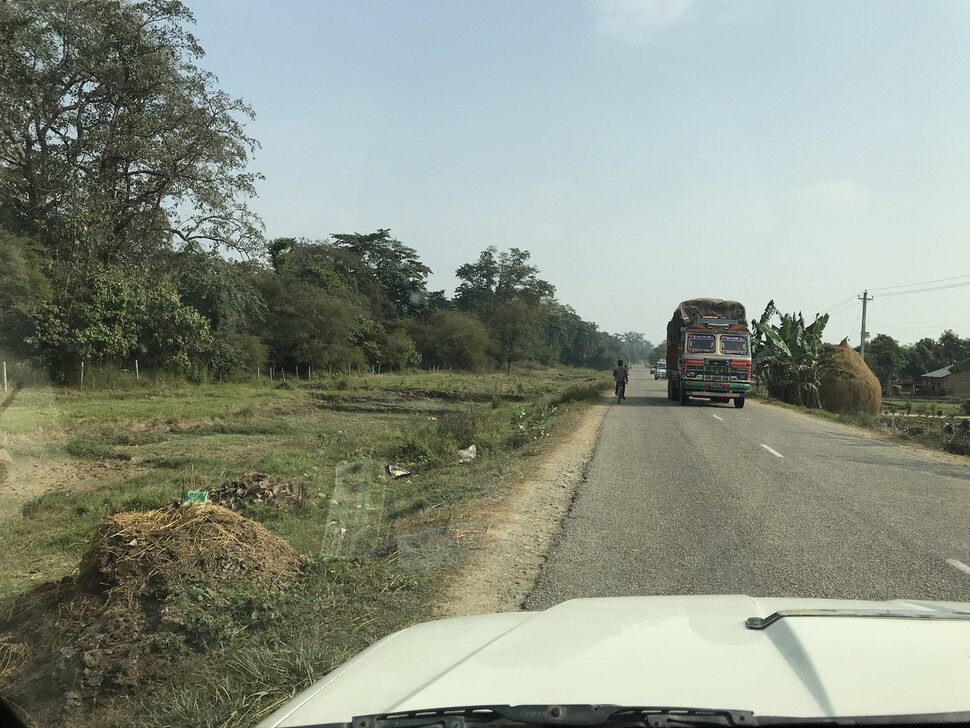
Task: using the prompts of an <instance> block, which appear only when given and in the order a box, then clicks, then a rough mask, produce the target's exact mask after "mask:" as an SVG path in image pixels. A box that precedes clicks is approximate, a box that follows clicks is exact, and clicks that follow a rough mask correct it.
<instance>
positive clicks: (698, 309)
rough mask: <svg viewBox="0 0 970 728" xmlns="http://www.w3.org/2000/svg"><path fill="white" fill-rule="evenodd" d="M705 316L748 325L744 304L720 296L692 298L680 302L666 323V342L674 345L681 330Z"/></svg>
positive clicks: (678, 338) (678, 339)
mask: <svg viewBox="0 0 970 728" xmlns="http://www.w3.org/2000/svg"><path fill="white" fill-rule="evenodd" d="M706 316H715V317H717V318H728V319H734V320H735V321H737V322H738V323H739V324H740V325H741V326H747V325H748V320H747V318H746V314H745V312H744V305H743V304H740V303H738V302H737V301H725V300H722V299H720V298H692V299H690V300H689V301H684V302H683V303H681V304H680V305H679V306H678V307H677V308H676V310H675V311H674V315H673V317H672V318H671V319H670V323H668V324H667V343H668V344H673V345H675V346H676V345H677V343H678V342H679V341H680V332H681V330H682V329H683V328H684V327H685V326H688V325H689V324H692V323H694V322H696V321H699V320H700V319H702V318H704V317H706ZM668 366H669V361H668Z"/></svg>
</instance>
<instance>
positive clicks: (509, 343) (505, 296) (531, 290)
mask: <svg viewBox="0 0 970 728" xmlns="http://www.w3.org/2000/svg"><path fill="white" fill-rule="evenodd" d="M529 257H530V256H529V252H528V251H527V250H519V249H518V248H512V249H510V250H508V251H503V252H502V253H499V252H498V249H497V248H495V247H494V246H491V247H489V248H487V249H486V250H484V251H483V252H482V253H481V255H479V257H478V260H477V261H476V262H474V263H466V264H465V265H463V266H461V267H460V268H459V269H458V270H457V271H456V272H455V275H457V276H458V278H460V279H461V283H459V284H458V287H457V289H456V290H455V306H456V307H457V308H458V309H459V310H460V311H465V312H469V313H474V314H476V315H477V316H478V317H479V318H481V319H482V321H483V322H484V323H485V325H486V326H488V327H489V328H490V329H491V331H492V334H493V336H494V337H495V343H496V348H497V351H498V356H499V359H500V360H501V361H502V362H503V363H504V364H505V365H506V367H507V368H508V369H509V370H511V366H512V361H513V359H514V358H515V357H517V356H523V355H525V354H526V353H527V352H528V351H529V348H530V347H529V346H528V345H529V344H531V343H534V342H535V341H537V340H538V337H537V327H538V325H539V323H540V322H541V320H542V317H541V311H540V307H541V305H542V304H543V303H547V302H549V301H551V300H552V297H553V295H554V294H555V292H556V288H555V286H553V285H552V284H551V283H549V282H548V281H544V280H542V279H541V278H539V277H538V272H539V269H538V268H537V267H535V266H534V265H531V264H530V263H529Z"/></svg>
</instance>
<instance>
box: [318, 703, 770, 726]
mask: <svg viewBox="0 0 970 728" xmlns="http://www.w3.org/2000/svg"><path fill="white" fill-rule="evenodd" d="M753 717H754V715H753V713H751V712H750V711H743V710H708V709H700V708H661V707H626V706H621V705H477V706H467V707H462V708H440V709H435V710H414V711H407V712H401V713H377V714H375V715H359V716H355V717H354V719H353V720H352V721H351V722H350V723H327V724H319V725H313V726H301V728H477V727H478V726H489V727H491V726H494V727H495V728H499V727H501V728H521V727H522V726H569V727H573V726H599V727H601V728H679V727H681V726H689V727H697V728H706V727H708V726H713V727H715V728H722V727H724V726H749V725H752V724H753V722H754V721H753Z"/></svg>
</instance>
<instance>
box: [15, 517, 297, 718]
mask: <svg viewBox="0 0 970 728" xmlns="http://www.w3.org/2000/svg"><path fill="white" fill-rule="evenodd" d="M304 562H305V559H304V557H302V556H301V555H300V554H298V553H297V552H296V551H294V550H293V549H292V548H291V547H290V546H289V544H287V543H286V542H285V541H284V540H283V539H281V538H279V537H278V536H275V535H273V534H272V533H270V532H269V531H267V530H266V528H264V527H263V526H262V525H260V524H258V523H256V522H254V521H251V520H249V519H247V518H244V517H243V516H241V515H238V514H236V513H233V512H232V511H230V510H228V509H226V508H222V507H220V506H217V505H195V504H190V505H186V506H184V507H178V506H168V507H165V508H161V509H159V510H156V511H150V512H148V513H116V514H114V515H112V516H109V517H108V518H107V519H105V520H104V521H103V522H102V523H101V525H100V526H99V527H98V529H97V532H96V533H95V535H94V538H93V539H92V542H91V546H90V548H89V549H88V551H87V553H86V554H85V556H84V558H83V559H82V561H81V565H80V569H79V573H78V576H77V578H76V579H75V578H71V577H65V578H64V579H63V580H62V581H60V582H58V583H56V584H45V585H42V586H40V587H38V588H36V589H34V590H32V591H31V592H28V593H26V594H22V595H18V596H16V597H13V598H10V599H7V600H4V601H3V602H2V603H0V647H4V646H5V645H4V641H5V635H6V638H9V640H12V641H11V642H10V645H6V647H7V648H8V649H7V651H9V650H10V649H12V648H16V650H19V651H20V652H23V653H24V654H25V655H29V658H24V659H23V660H20V661H18V662H17V663H16V664H15V665H13V667H11V664H9V661H8V668H11V669H8V670H6V671H0V678H2V679H0V686H2V688H3V690H4V691H5V693H6V694H7V695H8V696H10V697H11V699H14V698H16V699H17V700H18V701H20V702H21V703H22V704H24V705H33V706H34V707H35V708H37V706H43V707H42V708H37V709H38V710H40V711H41V712H42V713H43V714H44V716H48V717H49V718H50V720H49V722H52V723H55V724H70V723H71V722H72V721H71V720H68V719H67V718H65V717H64V716H71V715H75V714H79V713H77V711H80V712H81V713H83V711H84V709H85V706H90V705H94V704H95V703H97V702H98V701H102V700H105V699H107V698H109V697H111V696H114V695H128V694H130V693H131V692H132V691H133V690H134V689H135V688H136V687H137V686H138V685H144V684H145V683H146V682H148V681H151V680H153V679H154V678H155V677H156V676H158V675H161V674H166V673H167V671H170V670H171V669H172V668H171V660H172V659H173V656H175V655H178V654H179V653H180V652H182V653H184V652H185V651H187V650H188V651H205V650H207V649H209V647H210V646H211V644H217V642H218V633H213V634H208V633H200V628H202V627H206V626H207V625H210V623H211V621H212V620H216V621H218V619H219V618H220V615H222V614H228V613H229V611H230V610H231V608H232V605H233V600H234V599H236V600H238V599H239V598H240V595H245V594H257V593H259V594H265V593H276V592H279V591H281V590H282V589H283V588H284V587H286V586H287V585H289V584H290V583H291V582H293V581H294V580H295V579H296V578H297V577H298V576H299V575H300V572H301V569H302V567H303V565H304ZM202 608H204V610H206V611H199V610H200V609H202ZM200 619H201V620H202V621H201V622H200ZM14 636H16V638H14ZM11 646H12V647H11ZM20 652H17V653H16V654H20ZM2 653H3V650H0V654H2ZM72 711H73V712H72ZM48 714H49V715H48Z"/></svg>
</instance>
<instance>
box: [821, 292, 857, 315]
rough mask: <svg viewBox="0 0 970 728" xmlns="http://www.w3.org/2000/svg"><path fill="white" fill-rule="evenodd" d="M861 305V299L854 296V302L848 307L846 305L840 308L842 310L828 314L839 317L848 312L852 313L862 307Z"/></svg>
mask: <svg viewBox="0 0 970 728" xmlns="http://www.w3.org/2000/svg"><path fill="white" fill-rule="evenodd" d="M861 305H862V303H861V302H860V301H859V299H858V298H856V297H855V296H853V297H852V302H851V303H849V304H848V305H845V306H843V307H842V308H840V309H838V310H836V311H827V312H826V313H828V315H829V316H837V315H838V314H840V313H845V312H846V311H851V310H852V309H854V308H856V307H857V306H861Z"/></svg>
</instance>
